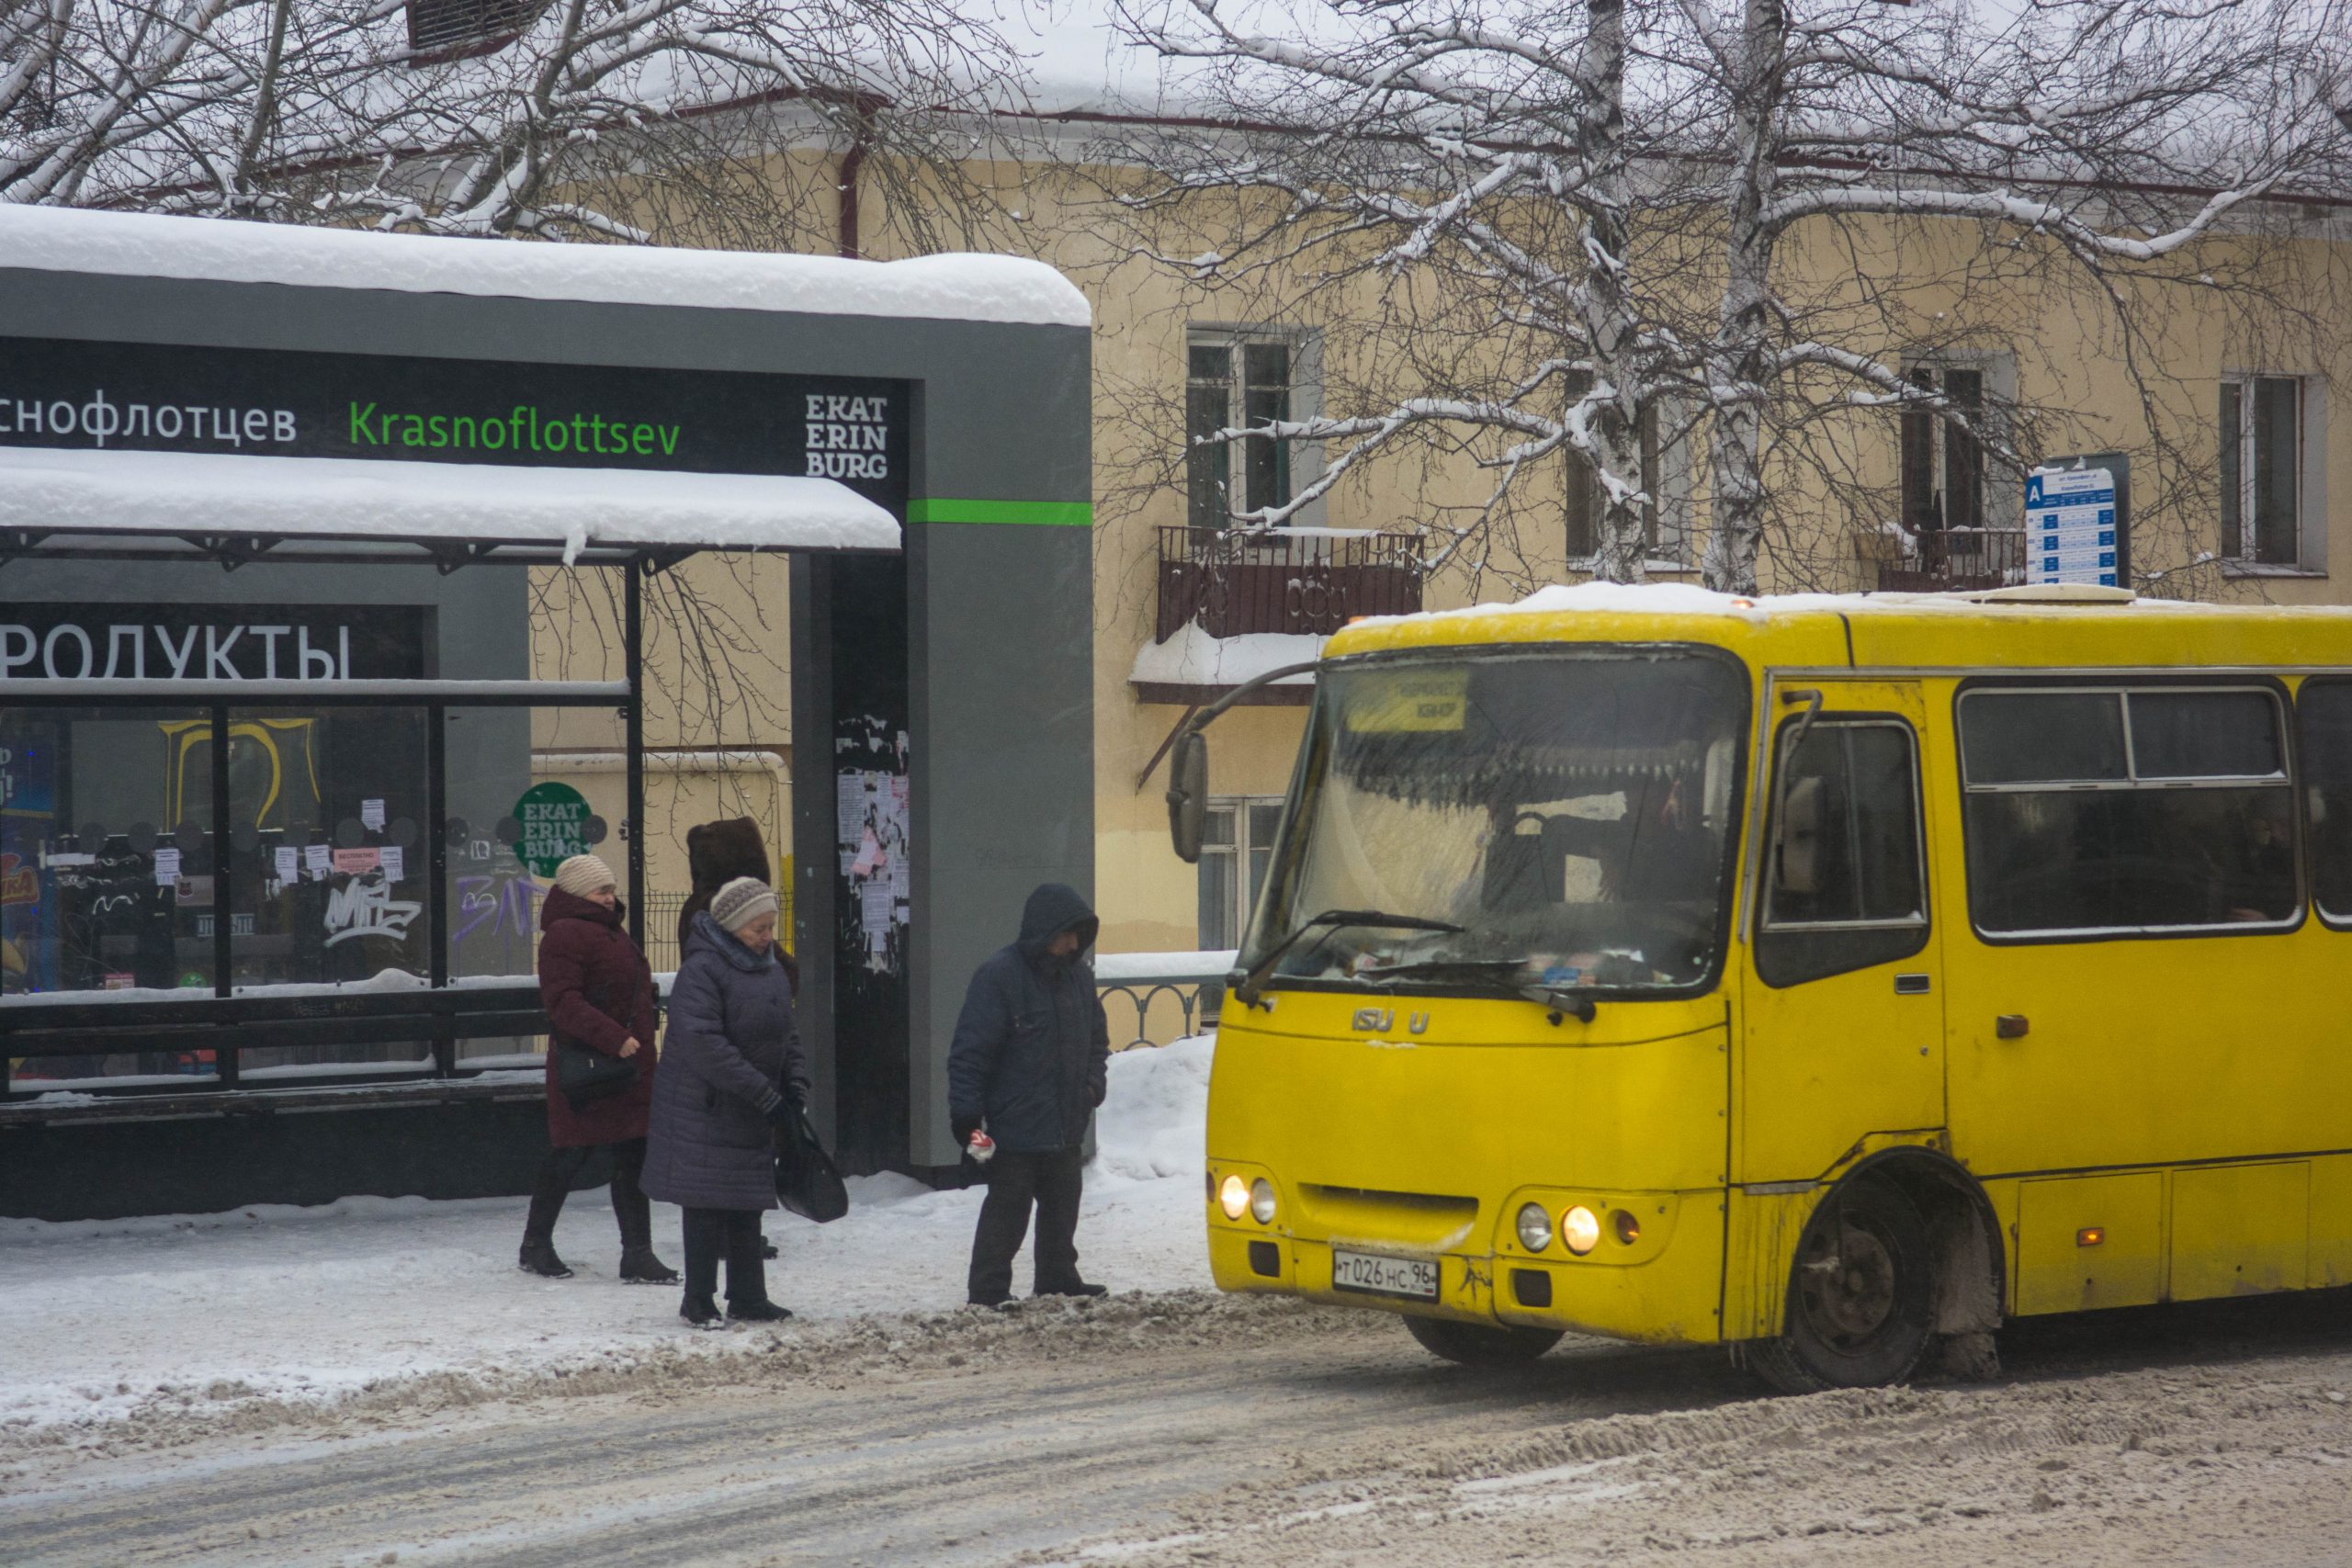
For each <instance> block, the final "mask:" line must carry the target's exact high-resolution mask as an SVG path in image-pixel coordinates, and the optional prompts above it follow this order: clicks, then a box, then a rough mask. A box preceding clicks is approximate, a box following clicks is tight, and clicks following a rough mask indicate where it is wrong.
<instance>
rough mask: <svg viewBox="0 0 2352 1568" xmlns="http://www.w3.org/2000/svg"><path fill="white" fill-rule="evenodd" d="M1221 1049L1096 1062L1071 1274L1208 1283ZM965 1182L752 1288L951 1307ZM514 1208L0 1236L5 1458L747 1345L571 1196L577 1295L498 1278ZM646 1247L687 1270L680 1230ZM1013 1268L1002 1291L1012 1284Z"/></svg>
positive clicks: (329, 1209)
mask: <svg viewBox="0 0 2352 1568" xmlns="http://www.w3.org/2000/svg"><path fill="white" fill-rule="evenodd" d="M1214 1044H1215V1043H1214V1041H1213V1040H1211V1039H1207V1038H1200V1039H1193V1040H1187V1041H1181V1042H1179V1043H1176V1044H1173V1045H1169V1046H1165V1047H1162V1048H1160V1049H1159V1050H1136V1051H1127V1052H1122V1053H1120V1054H1119V1055H1115V1056H1114V1057H1113V1058H1112V1059H1111V1069H1110V1080H1111V1082H1110V1094H1109V1097H1108V1100H1106V1102H1105V1103H1104V1106H1103V1111H1102V1112H1101V1115H1100V1117H1099V1119H1098V1134H1099V1143H1100V1149H1099V1152H1098V1154H1097V1156H1096V1158H1095V1161H1094V1163H1093V1165H1092V1166H1091V1168H1089V1170H1088V1172H1087V1190H1086V1202H1085V1208H1084V1210H1083V1212H1082V1214H1081V1217H1080V1223H1079V1231H1078V1246H1079V1252H1080V1268H1081V1269H1082V1270H1083V1271H1084V1273H1085V1274H1086V1276H1087V1277H1088V1278H1089V1279H1091V1280H1101V1281H1102V1282H1103V1283H1104V1284H1107V1285H1109V1286H1110V1287H1111V1288H1112V1289H1113V1290H1114V1291H1116V1292H1130V1291H1168V1290H1178V1289H1184V1288H1200V1287H1204V1286H1206V1285H1207V1284H1208V1282H1209V1280H1208V1262H1207V1255H1206V1248H1205V1244H1204V1233H1203V1229H1202V1204H1201V1183H1202V1179H1203V1178H1202V1170H1203V1167H1204V1145H1203V1126H1204V1122H1205V1119H1206V1115H1207V1084H1208V1069H1209V1062H1210V1058H1211V1054H1212V1052H1213V1050H1214ZM980 1198H981V1191H980V1190H979V1189H978V1188H973V1189H969V1190H959V1191H945V1192H934V1191H932V1190H930V1189H928V1188H926V1187H924V1186H923V1185H922V1183H920V1182H917V1181H915V1180H913V1179H910V1178H907V1177H902V1176H876V1177H867V1178H861V1179H853V1180H852V1181H851V1183H850V1202H851V1208H850V1213H849V1215H848V1217H847V1218H845V1219H842V1220H840V1221H838V1222H836V1223H834V1224H830V1225H811V1224H805V1223H803V1222H801V1221H799V1220H797V1219H793V1218H791V1217H790V1216H788V1215H784V1214H781V1213H776V1214H771V1215H769V1216H768V1217H767V1220H766V1222H765V1223H766V1228H767V1231H768V1234H769V1235H771V1236H773V1237H774V1238H775V1241H776V1244H777V1246H778V1247H779V1248H780V1249H781V1251H782V1253H783V1256H782V1257H781V1258H778V1259H777V1260H776V1261H775V1262H773V1263H770V1264H769V1265H768V1285H769V1290H770V1292H771V1293H772V1294H774V1296H775V1299H776V1300H778V1301H780V1302H783V1303H786V1305H788V1306H790V1307H791V1308H792V1309H793V1310H794V1311H795V1312H796V1313H797V1314H800V1316H801V1317H802V1318H805V1319H808V1320H810V1321H811V1322H814V1323H817V1324H820V1325H821V1324H828V1323H840V1322H842V1320H846V1319H854V1318H861V1317H866V1316H871V1315H876V1314H897V1313H903V1312H910V1311H919V1310H938V1309H942V1308H949V1307H954V1306H956V1305H957V1304H958V1303H961V1302H962V1301H963V1299H964V1272H965V1267H966V1264H967V1261H968V1259H969V1257H970V1251H971V1240H972V1226H973V1223H974V1221H975V1219H976V1218H977V1217H978V1211H979V1204H980ZM525 1208H526V1201H525V1200H524V1199H522V1198H490V1199H479V1200H472V1201H463V1202H428V1201H425V1200H424V1199H421V1198H347V1199H345V1200H343V1201H339V1202H334V1203H328V1204H324V1205H321V1206H319V1207H315V1208H287V1207H273V1206H268V1205H254V1206H252V1207H248V1208H243V1209H238V1210H234V1211H232V1212H230V1213H220V1214H203V1215H161V1216H150V1217H143V1218H138V1219H126V1220H103V1221H80V1222H74V1223H69V1224H51V1223H47V1222H43V1221H38V1220H0V1316H5V1318H6V1322H7V1324H8V1334H9V1343H10V1345H11V1347H12V1354H10V1355H9V1356H8V1357H7V1358H6V1360H5V1362H0V1449H5V1447H6V1445H7V1443H8V1442H9V1441H10V1440H11V1439H18V1440H21V1439H24V1438H37V1437H39V1436H40V1435H42V1434H44V1433H50V1432H54V1431H57V1430H60V1429H62V1428H67V1427H79V1426H85V1425H88V1424H91V1423H102V1422H105V1421H108V1420H112V1419H116V1418H119V1417H123V1416H141V1417H149V1416H152V1417H155V1418H158V1419H171V1418H173V1417H175V1416H178V1415H181V1414H189V1415H197V1416H201V1415H204V1414H206V1413H209V1412H212V1411H215V1410H222V1409H227V1408H229V1407H231V1406H233V1405H234V1404H236V1402H238V1401H244V1400H252V1399H255V1398H278V1399H294V1400H332V1399H335V1398H338V1397H342V1396H345V1395H348V1394H351V1393H357V1392H360V1391H363V1390H380V1389H382V1388H385V1387H387V1386H392V1387H398V1386H400V1385H401V1382H403V1381H404V1380H410V1379H416V1378H424V1377H429V1376H432V1375H433V1374H435V1373H444V1372H454V1373H458V1374H461V1375H462V1374H468V1373H471V1374H477V1375H481V1376H484V1377H500V1376H510V1375H517V1374H520V1375H528V1374H531V1373H534V1372H540V1371H551V1370H554V1369H557V1368H571V1367H584V1366H589V1365H603V1366H610V1365H613V1364H615V1363H616V1360H621V1361H626V1360H629V1359H639V1358H645V1357H652V1356H667V1355H675V1354H682V1353H683V1354H692V1355H708V1354H718V1353H723V1352H725V1351H727V1350H728V1349H729V1348H739V1349H741V1348H751V1347H752V1345H753V1344H754V1343H755V1342H756V1341H755V1340H754V1338H753V1336H752V1333H751V1332H750V1331H738V1332H736V1333H732V1334H714V1335H699V1334H695V1333H693V1332H691V1331H690V1330H687V1329H685V1328H684V1326H683V1325H681V1324H680V1323H679V1322H678V1318H677V1307H678V1292H676V1291H675V1290H674V1289H666V1288H645V1287H637V1286H627V1285H623V1284H621V1283H619V1282H618V1280H617V1278H616V1270H617V1267H618V1263H619V1254H620V1241H619V1237H618V1235H617V1234H616V1231H615V1227H614V1224H613V1216H612V1211H611V1208H610V1205H609V1204H608V1203H607V1201H606V1198H605V1193H604V1192H603V1191H601V1190H598V1191H589V1192H575V1193H573V1194H572V1195H571V1201H569V1202H568V1203H567V1204H566V1205H565V1208H564V1213H563V1219H562V1221H561V1223H560V1224H559V1225H558V1226H557V1227H556V1238H555V1239H556V1247H557V1250H558V1251H559V1252H560V1253H561V1254H562V1255H563V1257H564V1258H565V1259H566V1260H567V1261H569V1262H570V1263H571V1265H572V1267H573V1268H574V1269H578V1270H579V1275H578V1277H577V1278H574V1279H571V1280H539V1279H537V1278H534V1277H532V1276H530V1275H526V1274H524V1273H522V1272H520V1271H519V1270H517V1269H515V1247H516V1245H517V1244H518V1242H519V1241H520V1240H521V1238H522V1230H523V1213H524V1210H525ZM654 1209H655V1212H654V1236H655V1241H656V1244H657V1250H659V1251H660V1252H661V1253H662V1256H663V1258H666V1259H667V1260H668V1261H669V1262H670V1263H671V1264H672V1265H673V1266H675V1265H676V1264H678V1263H680V1262H681V1261H683V1259H682V1258H681V1257H680V1255H679V1251H678V1246H677V1236H678V1228H679V1222H678V1213H677V1211H676V1210H674V1209H673V1208H671V1207H670V1206H669V1205H667V1204H656V1205H655V1206H654ZM1028 1279H1029V1265H1028V1263H1027V1262H1026V1260H1025V1259H1024V1260H1022V1261H1019V1262H1016V1264H1015V1267H1014V1273H1013V1282H1014V1287H1015V1289H1016V1290H1023V1289H1025V1288H1026V1286H1027V1284H1028Z"/></svg>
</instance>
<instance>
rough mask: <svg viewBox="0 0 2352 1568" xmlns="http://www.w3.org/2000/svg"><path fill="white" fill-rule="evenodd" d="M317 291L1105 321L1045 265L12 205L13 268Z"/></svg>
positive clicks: (7, 221)
mask: <svg viewBox="0 0 2352 1568" xmlns="http://www.w3.org/2000/svg"><path fill="white" fill-rule="evenodd" d="M9 267H24V268H28V269H29V270H33V271H38V272H90V273H100V274H104V275H107V276H122V277H181V278H205V279H217V280H220V281H223V282H232V283H285V284H293V285H295V286H298V287H304V288H389V289H397V290H399V291H401V292H402V293H407V294H468V295H476V296H483V297H500V298H512V299H581V300H588V301H592V302H594V303H598V304H608V305H684V306H698V307H703V308H707V309H711V310H760V311H765V312H774V311H778V310H789V311H793V312H797V313H804V314H809V315H820V316H884V317H918V318H927V319H941V320H948V321H1003V322H1019V323H1024V324H1035V325H1054V326H1071V327H1083V326H1088V325H1091V323H1092V321H1093V311H1092V310H1091V308H1090V307H1089V306H1088V304H1087V302H1086V296H1085V295H1083V294H1081V293H1080V292H1079V290H1078V287H1077V286H1076V285H1075V284H1073V283H1071V282H1070V281H1069V279H1068V278H1066V277H1064V276H1062V275H1061V274H1060V273H1058V272H1056V271H1055V270H1054V269H1053V268H1052V267H1050V266H1047V265H1045V264H1044V263H1043V262H1035V261H1029V260H1026V259H1024V258H1023V257H1019V256H1006V255H978V254H948V255H933V256H918V257H915V258H912V259H910V260H907V261H895V262H867V261H843V260H842V259H840V258H838V257H834V256H803V255H780V254H770V253H753V252H738V251H687V250H671V249H664V248H662V247H658V246H651V245H555V244H543V243H531V242H527V241H505V240H456V239H445V238H441V237H438V236H430V235H419V234H379V233H373V232H368V231H361V230H353V229H312V228H299V227H296V226H294V225H291V224H283V223H247V222H234V221H221V220H217V219H202V218H165V217H158V216H153V215H151V214H145V213H130V212H93V211H87V210H81V209H68V208H62V207H30V206H25V205H21V204H18V205H10V204H7V203H5V202H0V268H9Z"/></svg>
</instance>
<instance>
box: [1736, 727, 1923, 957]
mask: <svg viewBox="0 0 2352 1568" xmlns="http://www.w3.org/2000/svg"><path fill="white" fill-rule="evenodd" d="M1783 733H1787V732H1786V731H1784V732H1783ZM1916 759H1917V751H1916V749H1915V747H1914V745H1913V742H1912V737H1911V731H1910V729H1909V728H1908V727H1907V726H1905V725H1901V724H1894V723H1889V722H1887V721H1885V720H1883V719H1877V720H1866V721H1864V722H1861V723H1840V722H1838V721H1835V720H1826V721H1824V722H1822V723H1819V724H1816V725H1815V726H1814V727H1813V728H1811V729H1810V730H1808V731H1806V733H1805V737H1804V742H1803V744H1801V745H1800V746H1799V747H1798V748H1797V750H1796V752H1795V754H1794V755H1793V756H1792V757H1791V758H1790V759H1789V761H1788V762H1787V764H1786V766H1787V767H1788V770H1789V784H1788V790H1787V793H1786V795H1785V804H1784V805H1783V806H1782V807H1781V810H1782V811H1783V813H1784V818H1785V819H1784V820H1783V822H1782V823H1781V825H1780V827H1779V832H1778V842H1779V844H1780V853H1779V857H1778V859H1777V861H1776V862H1775V863H1774V864H1773V865H1771V866H1770V867H1769V868H1768V871H1769V878H1768V883H1767V886H1766V890H1765V896H1764V924H1763V929H1762V931H1759V932H1758V938H1757V945H1756V972H1757V974H1758V976H1761V977H1762V978H1763V980H1764V983H1765V984H1766V985H1769V986H1793V985H1799V984H1802V983H1803V982H1804V981H1807V980H1818V979H1821V978H1823V977H1824V976H1830V975H1842V974H1844V973H1846V972H1848V971H1849V970H1853V969H1865V968H1868V967H1870V966H1871V965H1872V964H1890V963H1893V962H1894V960H1896V959H1898V958H1907V957H1909V956H1910V955H1911V954H1913V953H1917V952H1918V951H1919V949H1920V948H1922V947H1924V946H1925V945H1927V940H1928V905H1927V895H1926V876H1925V874H1924V871H1923V868H1922V861H1921V854H1920V843H1919V782H1918V766H1917V760H1916ZM1767 831H1768V832H1770V831H1771V829H1767ZM1768 841H1770V840H1768Z"/></svg>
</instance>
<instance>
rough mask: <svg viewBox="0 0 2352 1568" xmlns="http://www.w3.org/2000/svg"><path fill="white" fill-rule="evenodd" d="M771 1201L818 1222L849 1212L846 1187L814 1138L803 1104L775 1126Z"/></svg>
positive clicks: (833, 1219)
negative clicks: (773, 1189) (773, 1194)
mask: <svg viewBox="0 0 2352 1568" xmlns="http://www.w3.org/2000/svg"><path fill="white" fill-rule="evenodd" d="M775 1200H776V1201H777V1202H779V1203H781V1204H783V1205H784V1206H785V1207H786V1208H787V1209H789V1210H791V1211H792V1212H793V1213H796V1214H798V1215H799V1216H800V1217H801V1218H802V1219H804V1220H814V1221H816V1222H817V1223H818V1224H820V1225H822V1224H831V1223H832V1222H833V1221H835V1220H838V1219H840V1218H841V1217H842V1215H843V1214H846V1213H849V1189H848V1187H847V1186H845V1185H843V1183H842V1173H841V1170H840V1168H838V1167H837V1166H835V1165H834V1164H833V1156H831V1155H829V1154H827V1153H826V1152H825V1145H822V1144H820V1143H819V1142H818V1141H817V1129H816V1128H814V1127H812V1126H810V1125H809V1111H808V1108H807V1107H805V1106H801V1107H796V1108H795V1110H794V1113H793V1117H792V1121H791V1122H790V1123H789V1124H787V1125H786V1126H783V1127H779V1128H778V1129H776V1134H775Z"/></svg>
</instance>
